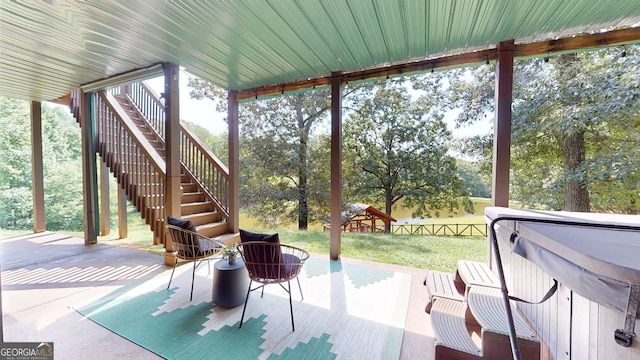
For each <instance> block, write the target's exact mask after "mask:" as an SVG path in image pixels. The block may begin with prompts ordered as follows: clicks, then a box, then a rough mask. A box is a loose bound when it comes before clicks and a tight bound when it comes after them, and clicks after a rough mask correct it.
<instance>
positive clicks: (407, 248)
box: [0, 225, 488, 272]
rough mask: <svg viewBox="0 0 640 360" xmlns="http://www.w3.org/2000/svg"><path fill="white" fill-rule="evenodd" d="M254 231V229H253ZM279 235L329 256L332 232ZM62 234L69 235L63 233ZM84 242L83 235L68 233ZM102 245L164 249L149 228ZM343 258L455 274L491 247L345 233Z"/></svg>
mask: <svg viewBox="0 0 640 360" xmlns="http://www.w3.org/2000/svg"><path fill="white" fill-rule="evenodd" d="M249 230H251V229H249ZM253 231H256V232H263V233H274V232H278V233H279V235H280V241H281V242H282V243H283V244H288V245H293V246H297V247H300V248H302V249H305V250H307V251H309V252H314V253H318V254H329V232H323V231H298V230H280V229H278V230H274V229H272V230H264V229H253ZM24 233H28V231H7V230H0V237H8V236H13V235H18V234H24ZM60 233H66V232H61V231H60ZM66 234H68V235H72V236H77V237H80V238H82V237H83V234H82V233H77V232H74V233H66ZM98 242H104V243H108V244H112V245H117V246H125V247H129V248H136V249H139V250H143V251H147V252H151V253H156V254H158V255H162V253H163V252H164V248H163V246H162V245H153V241H152V236H151V231H149V228H148V227H147V226H145V225H139V226H132V227H129V237H128V238H126V239H117V231H115V232H114V231H112V234H111V235H109V236H104V237H99V238H98ZM341 250H342V251H341V256H343V257H347V258H353V259H361V260H368V261H375V262H381V263H387V264H396V265H403V266H409V267H414V268H419V269H425V270H426V269H431V270H437V271H448V272H453V271H455V267H456V264H457V262H458V259H465V260H474V261H481V262H485V261H487V250H488V244H487V239H486V238H485V237H483V236H461V237H453V236H420V235H385V234H372V233H342V236H341Z"/></svg>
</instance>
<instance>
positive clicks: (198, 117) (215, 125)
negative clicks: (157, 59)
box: [145, 71, 228, 134]
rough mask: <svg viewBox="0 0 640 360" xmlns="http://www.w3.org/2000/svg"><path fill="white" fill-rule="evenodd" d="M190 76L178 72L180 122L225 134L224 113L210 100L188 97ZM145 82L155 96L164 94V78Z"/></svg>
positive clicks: (214, 132)
mask: <svg viewBox="0 0 640 360" xmlns="http://www.w3.org/2000/svg"><path fill="white" fill-rule="evenodd" d="M190 76H192V75H190V74H188V73H187V72H186V71H180V120H186V121H189V122H191V123H194V124H196V125H200V126H202V127H204V128H206V129H207V130H209V131H210V132H211V133H213V134H220V133H222V132H226V131H227V129H228V127H227V123H226V122H225V121H224V119H225V118H226V116H227V114H226V113H221V112H218V111H216V106H215V103H214V102H213V101H212V100H210V99H202V100H196V99H192V98H191V97H190V96H189V86H187V82H188V81H189V77H190ZM145 82H146V83H147V84H148V85H149V86H150V87H151V88H152V89H153V91H155V92H156V94H158V95H159V94H160V93H162V92H164V77H162V76H161V77H158V78H155V79H150V80H145Z"/></svg>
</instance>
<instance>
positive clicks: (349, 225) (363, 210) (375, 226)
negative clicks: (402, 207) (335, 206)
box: [323, 202, 397, 233]
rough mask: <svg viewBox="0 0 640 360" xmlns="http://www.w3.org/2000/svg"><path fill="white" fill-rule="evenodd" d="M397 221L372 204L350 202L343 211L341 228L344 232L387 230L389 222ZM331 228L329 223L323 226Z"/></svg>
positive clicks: (327, 228) (326, 228)
mask: <svg viewBox="0 0 640 360" xmlns="http://www.w3.org/2000/svg"><path fill="white" fill-rule="evenodd" d="M392 221H394V222H395V221H397V220H396V219H394V218H392V217H391V216H389V215H387V214H385V213H384V212H382V211H380V210H378V209H376V208H374V207H373V206H371V205H367V204H362V203H357V202H350V203H348V204H347V205H345V206H344V210H343V211H342V222H341V225H340V226H341V228H342V231H343V232H381V233H383V232H386V229H387V226H386V225H387V224H388V223H390V222H392ZM323 228H324V230H325V231H326V230H329V229H330V226H329V224H325V225H324V226H323Z"/></svg>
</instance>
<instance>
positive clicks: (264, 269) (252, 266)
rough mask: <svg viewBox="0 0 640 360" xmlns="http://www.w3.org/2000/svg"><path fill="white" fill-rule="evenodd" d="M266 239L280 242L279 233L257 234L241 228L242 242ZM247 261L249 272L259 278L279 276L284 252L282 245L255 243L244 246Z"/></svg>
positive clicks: (266, 240) (276, 242)
mask: <svg viewBox="0 0 640 360" xmlns="http://www.w3.org/2000/svg"><path fill="white" fill-rule="evenodd" d="M253 241H264V242H268V243H272V244H278V245H279V244H280V237H279V236H278V234H277V233H276V234H257V233H252V232H250V231H246V230H240V242H242V243H246V242H253ZM244 256H245V259H244V260H245V263H246V265H247V270H248V271H249V273H250V274H251V273H253V276H256V277H258V278H271V279H273V278H278V277H279V275H280V273H281V271H280V264H281V262H282V252H281V250H280V246H269V245H255V246H249V247H245V248H244ZM258 264H260V265H258Z"/></svg>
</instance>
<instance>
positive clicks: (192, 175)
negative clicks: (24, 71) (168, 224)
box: [70, 83, 238, 244]
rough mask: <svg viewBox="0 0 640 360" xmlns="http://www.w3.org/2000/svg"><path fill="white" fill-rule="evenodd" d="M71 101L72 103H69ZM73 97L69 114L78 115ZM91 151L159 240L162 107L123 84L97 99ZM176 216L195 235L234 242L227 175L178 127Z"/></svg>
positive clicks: (143, 90) (141, 88) (139, 88)
mask: <svg viewBox="0 0 640 360" xmlns="http://www.w3.org/2000/svg"><path fill="white" fill-rule="evenodd" d="M74 99H75V101H74ZM77 104H78V101H77V95H76V96H72V102H71V105H70V107H71V111H72V113H73V114H74V115H75V116H76V118H77V116H78V112H79V111H78V106H77ZM96 108H97V112H96V113H97V116H96V117H97V119H96V123H97V124H96V139H97V144H96V148H97V151H98V153H99V154H100V156H101V158H102V160H103V161H104V162H105V164H106V165H107V167H108V168H109V169H110V170H111V171H112V172H113V173H114V176H115V177H116V179H117V180H118V183H119V185H120V186H122V187H123V189H124V190H125V192H126V194H127V197H128V198H129V200H130V201H131V202H132V203H133V204H134V206H135V207H136V209H137V210H138V211H139V212H140V213H141V215H142V217H143V218H144V219H145V220H146V222H147V224H149V225H150V226H151V229H152V231H154V243H156V244H157V243H162V242H163V241H164V240H163V239H164V227H165V220H166V214H165V211H164V193H165V179H166V174H165V169H166V165H165V160H166V147H165V140H164V139H165V136H164V105H163V104H162V103H161V102H160V100H159V98H158V97H157V95H155V94H154V93H153V91H151V90H150V89H149V88H147V87H146V86H145V85H144V84H143V83H133V84H128V85H126V86H123V87H119V88H114V89H111V90H109V91H108V92H100V93H98V94H97V96H96ZM180 137H181V143H180V148H181V161H180V162H181V172H182V175H181V216H182V218H183V219H185V220H190V221H192V222H193V223H194V224H195V225H196V229H197V231H198V233H200V234H202V235H204V236H206V237H210V238H217V239H218V240H221V241H223V242H225V243H228V242H231V241H236V240H237V239H236V238H237V237H238V235H237V234H230V233H229V228H228V226H227V219H228V208H227V197H228V194H227V193H228V176H229V171H228V170H227V169H226V167H225V166H224V165H223V164H222V163H221V162H220V160H218V159H217V158H216V157H215V156H214V155H213V154H211V153H210V151H209V150H208V149H207V148H206V147H204V146H203V145H202V144H201V143H200V141H199V140H198V139H197V138H196V137H195V136H194V135H193V134H191V133H190V132H189V131H188V130H187V129H185V128H183V127H182V126H181V136H180Z"/></svg>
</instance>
